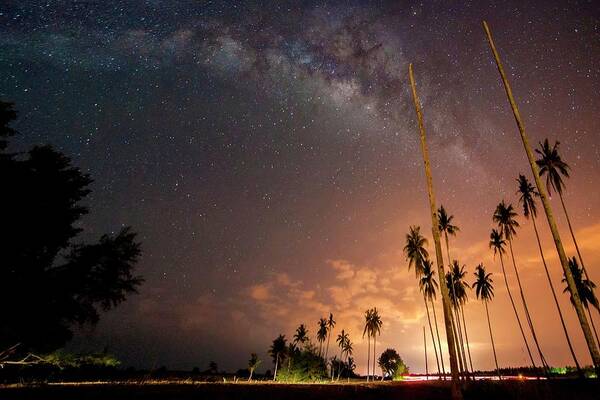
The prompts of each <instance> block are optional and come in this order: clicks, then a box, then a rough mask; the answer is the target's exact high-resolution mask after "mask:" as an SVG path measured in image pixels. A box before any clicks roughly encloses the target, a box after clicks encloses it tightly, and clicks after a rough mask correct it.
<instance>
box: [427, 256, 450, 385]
mask: <svg viewBox="0 0 600 400" xmlns="http://www.w3.org/2000/svg"><path fill="white" fill-rule="evenodd" d="M427 261H428V262H427V264H426V265H425V266H424V267H425V268H424V269H423V277H422V278H421V282H422V284H423V291H424V293H425V295H426V296H427V299H428V300H429V302H430V303H431V309H432V310H433V322H434V325H435V334H436V336H437V341H438V346H439V351H440V363H441V364H442V377H443V379H444V380H446V368H445V366H444V355H443V354H442V341H441V340H440V331H439V329H438V324H437V315H436V312H435V304H434V303H433V300H435V297H436V293H437V288H438V283H437V281H436V279H435V272H434V270H433V263H432V262H431V261H430V260H427ZM430 272H431V273H430ZM423 278H426V279H425V280H423ZM434 347H435V344H434Z"/></svg>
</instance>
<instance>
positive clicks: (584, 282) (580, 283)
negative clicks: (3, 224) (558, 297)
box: [562, 257, 600, 343]
mask: <svg viewBox="0 0 600 400" xmlns="http://www.w3.org/2000/svg"><path fill="white" fill-rule="evenodd" d="M569 268H570V269H571V273H572V274H573V279H574V280H575V286H576V287H577V292H578V293H579V298H580V299H581V303H582V304H583V306H584V307H585V309H586V310H587V312H588V316H589V317H590V322H591V324H592V328H593V330H594V335H595V336H596V342H598V343H600V340H599V339H598V332H597V331H596V326H595V325H594V320H593V319H592V314H591V313H590V308H589V304H591V305H592V306H594V308H595V309H596V310H599V311H600V304H599V303H598V298H597V297H596V294H595V293H594V289H595V288H596V284H595V283H594V282H592V281H591V280H589V279H583V268H579V264H578V263H577V259H576V258H575V257H573V258H571V259H569ZM562 281H563V282H565V283H566V282H567V279H566V277H565V278H563V280H562ZM567 292H568V293H569V294H571V291H570V290H569V286H568V285H567V287H566V288H565V290H563V293H567ZM570 299H571V304H573V305H574V301H573V296H572V295H571V296H570Z"/></svg>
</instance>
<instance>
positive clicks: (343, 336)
mask: <svg viewBox="0 0 600 400" xmlns="http://www.w3.org/2000/svg"><path fill="white" fill-rule="evenodd" d="M349 341H350V336H349V335H348V333H346V331H344V330H343V329H342V332H340V334H339V335H338V337H337V339H336V343H337V344H338V347H339V348H340V366H338V376H337V380H339V379H340V374H341V373H342V371H341V369H340V368H341V364H342V363H343V362H344V348H345V347H346V343H347V342H349Z"/></svg>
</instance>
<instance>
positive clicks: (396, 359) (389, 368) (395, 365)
mask: <svg viewBox="0 0 600 400" xmlns="http://www.w3.org/2000/svg"><path fill="white" fill-rule="evenodd" d="M378 365H379V368H381V375H382V377H385V376H388V377H390V378H392V379H394V378H398V377H400V376H401V375H404V374H406V373H408V368H407V367H406V364H404V361H403V360H402V357H400V355H399V354H398V352H397V351H396V350H394V349H387V350H386V351H384V352H383V353H381V355H380V356H379V360H378Z"/></svg>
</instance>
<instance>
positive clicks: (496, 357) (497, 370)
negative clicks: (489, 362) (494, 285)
mask: <svg viewBox="0 0 600 400" xmlns="http://www.w3.org/2000/svg"><path fill="white" fill-rule="evenodd" d="M483 304H485V314H486V315H487V321H488V328H489V330H490V340H491V341H492V351H493V352H494V362H495V363H496V373H497V374H498V379H500V380H502V376H501V375H500V367H498V356H496V346H495V345H494V335H493V334H492V324H491V322H490V312H489V311H488V305H487V300H484V301H483Z"/></svg>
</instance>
